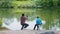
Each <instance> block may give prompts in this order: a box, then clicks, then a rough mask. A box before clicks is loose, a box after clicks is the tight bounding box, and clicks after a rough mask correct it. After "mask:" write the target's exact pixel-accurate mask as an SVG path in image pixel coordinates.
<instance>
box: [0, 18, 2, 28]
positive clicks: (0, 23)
mask: <svg viewBox="0 0 60 34" xmlns="http://www.w3.org/2000/svg"><path fill="white" fill-rule="evenodd" d="M1 26H2V19H1V18H0V27H1Z"/></svg>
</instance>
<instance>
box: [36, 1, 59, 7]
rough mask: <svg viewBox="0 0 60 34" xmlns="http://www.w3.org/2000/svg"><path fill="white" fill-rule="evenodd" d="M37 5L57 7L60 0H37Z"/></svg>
mask: <svg viewBox="0 0 60 34" xmlns="http://www.w3.org/2000/svg"><path fill="white" fill-rule="evenodd" d="M36 5H37V6H42V7H56V6H60V2H59V0H37V1H36Z"/></svg>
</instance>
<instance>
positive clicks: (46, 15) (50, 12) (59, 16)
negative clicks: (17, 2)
mask: <svg viewBox="0 0 60 34" xmlns="http://www.w3.org/2000/svg"><path fill="white" fill-rule="evenodd" d="M22 13H25V15H26V16H28V20H27V22H26V23H28V24H30V26H29V27H28V28H27V29H29V28H30V29H33V26H34V24H35V19H36V16H37V15H39V16H40V18H41V19H42V22H43V25H42V26H41V30H52V29H53V30H57V29H60V25H59V24H60V10H59V9H35V8H33V9H32V8H28V9H27V8H14V9H11V8H10V9H7V8H5V9H4V8H1V9H0V18H2V23H3V24H4V25H3V26H4V27H7V28H8V29H11V30H19V29H20V28H21V25H20V17H21V14H22ZM55 25H56V26H57V27H55Z"/></svg>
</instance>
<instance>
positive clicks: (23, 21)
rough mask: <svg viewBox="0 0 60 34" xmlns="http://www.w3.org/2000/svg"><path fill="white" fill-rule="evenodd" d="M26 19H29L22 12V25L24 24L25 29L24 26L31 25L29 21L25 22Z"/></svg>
mask: <svg viewBox="0 0 60 34" xmlns="http://www.w3.org/2000/svg"><path fill="white" fill-rule="evenodd" d="M26 19H27V17H26V16H25V15H24V14H22V16H21V25H22V27H21V30H23V28H26V27H28V26H29V25H28V24H27V23H25V21H26Z"/></svg>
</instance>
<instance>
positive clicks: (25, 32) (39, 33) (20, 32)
mask: <svg viewBox="0 0 60 34" xmlns="http://www.w3.org/2000/svg"><path fill="white" fill-rule="evenodd" d="M0 34H60V31H50V30H48V31H40V30H39V31H37V30H17V31H11V30H4V31H0Z"/></svg>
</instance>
